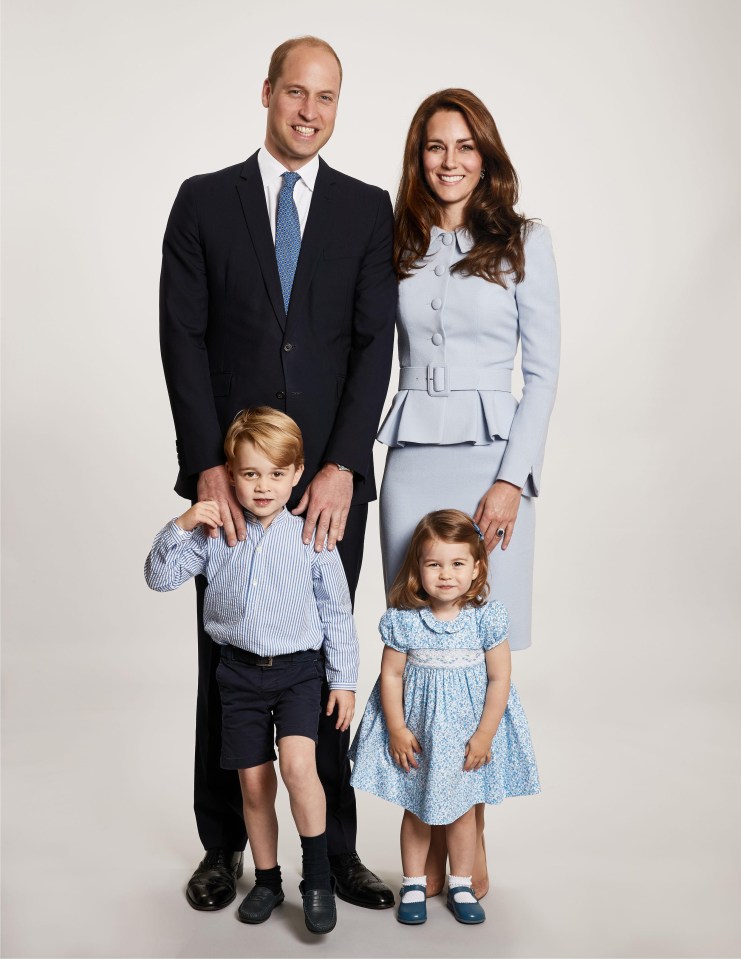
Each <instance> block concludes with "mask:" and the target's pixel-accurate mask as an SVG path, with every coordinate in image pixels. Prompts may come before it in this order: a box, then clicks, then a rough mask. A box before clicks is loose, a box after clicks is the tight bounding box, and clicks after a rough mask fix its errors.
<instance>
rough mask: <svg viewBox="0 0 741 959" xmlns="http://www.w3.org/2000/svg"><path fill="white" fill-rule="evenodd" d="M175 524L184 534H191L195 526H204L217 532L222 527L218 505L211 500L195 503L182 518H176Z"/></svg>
mask: <svg viewBox="0 0 741 959" xmlns="http://www.w3.org/2000/svg"><path fill="white" fill-rule="evenodd" d="M175 524H176V525H177V526H179V527H180V529H182V530H185V532H186V533H190V532H192V531H193V530H194V529H195V528H196V527H197V526H206V527H208V529H209V530H217V529H218V528H219V526H222V525H223V523H222V520H221V513H220V510H219V504H218V503H217V502H216V501H215V500H212V499H206V500H203V502H202V503H195V504H194V505H193V506H191V508H190V509H188V510H186V511H185V512H184V513H183V515H182V516H178V518H177V519H176V520H175Z"/></svg>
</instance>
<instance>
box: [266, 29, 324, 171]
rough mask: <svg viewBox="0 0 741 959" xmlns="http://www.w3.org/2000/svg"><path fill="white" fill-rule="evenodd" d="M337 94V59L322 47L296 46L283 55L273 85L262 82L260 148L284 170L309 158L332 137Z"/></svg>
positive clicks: (295, 167)
mask: <svg viewBox="0 0 741 959" xmlns="http://www.w3.org/2000/svg"><path fill="white" fill-rule="evenodd" d="M339 95H340V69H339V66H338V64H337V61H336V60H335V58H334V57H333V56H332V54H331V53H329V52H328V51H327V50H325V49H323V48H322V47H311V46H308V45H306V46H304V45H302V46H298V47H295V48H294V49H293V50H291V52H290V53H289V54H288V56H287V57H286V59H285V62H284V63H283V69H282V70H281V73H280V76H279V77H278V79H277V81H276V83H275V86H274V87H271V86H270V83H269V82H268V81H267V80H266V81H265V83H264V84H263V88H262V103H263V106H264V107H267V111H268V123H267V131H266V134H265V146H266V148H267V150H268V152H269V153H271V154H272V155H273V156H274V157H275V159H276V160H279V161H280V162H281V163H282V164H283V165H284V166H286V167H287V168H288V169H289V170H298V169H299V168H300V167H302V166H304V165H305V164H306V163H308V162H309V161H310V160H312V159H313V158H314V157H315V156H316V155H317V153H318V152H319V151H320V150H321V148H322V147H323V146H324V144H325V143H326V142H327V140H329V138H330V137H331V136H332V131H333V130H334V122H335V117H336V115H337V101H338V99H339Z"/></svg>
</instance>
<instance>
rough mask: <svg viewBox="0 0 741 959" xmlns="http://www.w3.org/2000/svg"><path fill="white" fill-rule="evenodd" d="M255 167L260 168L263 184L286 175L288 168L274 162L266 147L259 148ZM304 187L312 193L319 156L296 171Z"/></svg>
mask: <svg viewBox="0 0 741 959" xmlns="http://www.w3.org/2000/svg"><path fill="white" fill-rule="evenodd" d="M257 165H258V167H259V168H260V176H261V177H262V182H263V183H269V182H270V181H271V180H280V178H281V177H282V176H283V174H284V173H288V168H287V167H285V166H283V164H282V163H281V162H280V160H276V159H275V157H274V156H273V154H272V153H269V152H268V150H267V148H266V147H260V149H259V151H258V154H257ZM296 173H298V174H299V176H300V177H301V180H302V181H303V183H304V186H307V187H308V188H309V189H310V190H311V191H312V193H313V191H314V184H315V183H316V178H317V174H318V173H319V156H318V155H317V156H315V157H314V159H313V160H309V162H308V163H306V164H305V165H304V166H302V167H300V168H299V169H298V170H296Z"/></svg>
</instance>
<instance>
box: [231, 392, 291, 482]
mask: <svg viewBox="0 0 741 959" xmlns="http://www.w3.org/2000/svg"><path fill="white" fill-rule="evenodd" d="M247 442H249V443H253V444H254V445H255V446H256V447H257V449H258V450H260V452H261V453H262V454H263V456H267V458H268V459H269V460H270V462H271V463H274V464H275V465H276V466H281V467H283V468H285V467H286V466H296V467H299V466H303V465H304V440H303V437H302V436H301V430H300V429H299V428H298V426H297V425H296V423H295V422H294V420H292V419H291V417H290V416H287V415H286V414H285V413H281V411H280V410H274V409H273V408H272V407H270V406H255V407H254V408H253V409H249V410H240V411H239V413H237V415H236V416H235V417H234V419H233V420H232V425H231V426H230V427H229V429H228V430H227V433H226V438H225V440H224V452H225V453H226V458H227V460H228V461H229V463H233V462H234V458H235V456H236V455H237V447H238V446H239V444H240V443H247Z"/></svg>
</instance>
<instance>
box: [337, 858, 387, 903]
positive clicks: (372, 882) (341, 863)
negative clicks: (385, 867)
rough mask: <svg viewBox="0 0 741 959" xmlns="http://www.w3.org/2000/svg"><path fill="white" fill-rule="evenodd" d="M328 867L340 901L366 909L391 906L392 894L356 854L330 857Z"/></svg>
mask: <svg viewBox="0 0 741 959" xmlns="http://www.w3.org/2000/svg"><path fill="white" fill-rule="evenodd" d="M329 865H330V868H331V870H332V876H333V877H334V879H335V881H336V883H337V895H338V896H339V897H340V899H343V900H344V901H345V902H351V903H352V904H353V905H354V906H365V908H366V909H390V908H391V907H392V906H393V904H394V894H393V892H391V890H390V889H389V887H388V886H387V885H386V883H385V882H381V880H380V879H379V878H378V876H377V875H376V874H375V873H374V872H371V871H370V869H367V868H366V867H365V866H364V865H363V863H362V862H361V861H360V856H359V855H358V854H357V853H356V852H343V853H340V854H339V855H338V856H330V857H329Z"/></svg>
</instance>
